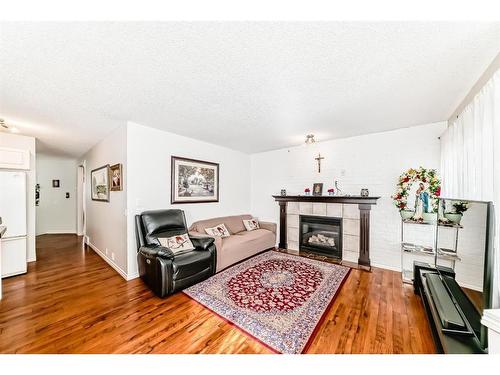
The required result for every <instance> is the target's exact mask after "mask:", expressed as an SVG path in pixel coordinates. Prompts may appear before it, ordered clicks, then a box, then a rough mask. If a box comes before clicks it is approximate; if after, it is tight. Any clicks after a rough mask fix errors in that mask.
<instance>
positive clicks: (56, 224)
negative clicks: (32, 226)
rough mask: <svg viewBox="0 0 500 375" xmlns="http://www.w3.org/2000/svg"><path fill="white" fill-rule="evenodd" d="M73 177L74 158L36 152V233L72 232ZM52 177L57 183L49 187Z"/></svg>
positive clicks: (74, 196) (74, 184) (74, 223)
mask: <svg viewBox="0 0 500 375" xmlns="http://www.w3.org/2000/svg"><path fill="white" fill-rule="evenodd" d="M76 177H77V162H76V159H73V158H68V157H61V156H52V155H45V154H41V153H38V154H37V158H36V183H37V184H39V185H40V199H39V204H38V206H37V207H36V234H37V235H40V234H46V233H76V183H77V182H76ZM52 180H59V187H53V186H52ZM66 193H69V198H66Z"/></svg>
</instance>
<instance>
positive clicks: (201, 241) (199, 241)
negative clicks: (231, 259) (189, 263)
mask: <svg viewBox="0 0 500 375" xmlns="http://www.w3.org/2000/svg"><path fill="white" fill-rule="evenodd" d="M189 239H190V240H191V242H192V243H193V246H194V247H196V248H197V249H202V250H207V249H208V248H209V247H210V246H212V244H213V243H214V242H215V238H214V237H210V236H199V235H191V234H190V235H189Z"/></svg>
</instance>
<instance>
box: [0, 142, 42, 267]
mask: <svg viewBox="0 0 500 375" xmlns="http://www.w3.org/2000/svg"><path fill="white" fill-rule="evenodd" d="M0 147H8V148H17V149H22V150H29V152H30V169H29V170H28V171H26V175H27V186H26V191H27V194H28V196H27V205H26V207H27V210H28V212H27V229H28V233H27V239H28V241H27V242H28V243H27V250H26V252H27V254H26V258H27V260H28V262H34V261H36V244H35V237H36V210H35V185H36V142H35V138H33V137H27V136H24V135H19V134H9V133H0ZM0 216H2V213H1V212H0Z"/></svg>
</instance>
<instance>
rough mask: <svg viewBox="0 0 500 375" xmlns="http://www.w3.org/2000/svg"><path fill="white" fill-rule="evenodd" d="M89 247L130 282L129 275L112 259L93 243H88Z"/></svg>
mask: <svg viewBox="0 0 500 375" xmlns="http://www.w3.org/2000/svg"><path fill="white" fill-rule="evenodd" d="M87 245H89V246H90V248H91V249H92V250H94V251H95V252H96V253H97V255H99V256H100V257H101V258H102V259H104V261H105V262H106V263H108V264H109V265H110V266H111V267H112V268H113V269H114V270H115V271H116V272H118V273H119V274H120V276H121V277H123V278H124V279H125V280H126V281H128V280H129V278H128V276H127V273H126V272H125V271H124V270H122V269H121V268H120V267H119V266H118V265H117V264H116V263H115V262H113V261H112V260H111V259H109V258H108V257H107V256H106V254H104V253H103V252H102V251H101V250H99V248H98V247H97V246H95V245H94V244H93V243H92V242H90V240H89V241H87Z"/></svg>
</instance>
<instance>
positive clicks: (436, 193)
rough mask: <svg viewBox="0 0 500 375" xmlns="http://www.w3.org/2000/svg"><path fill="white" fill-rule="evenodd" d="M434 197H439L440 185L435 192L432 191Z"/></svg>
mask: <svg viewBox="0 0 500 375" xmlns="http://www.w3.org/2000/svg"><path fill="white" fill-rule="evenodd" d="M434 194H435V195H436V197H439V196H440V195H441V186H438V187H437V189H436V192H435V193H434Z"/></svg>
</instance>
